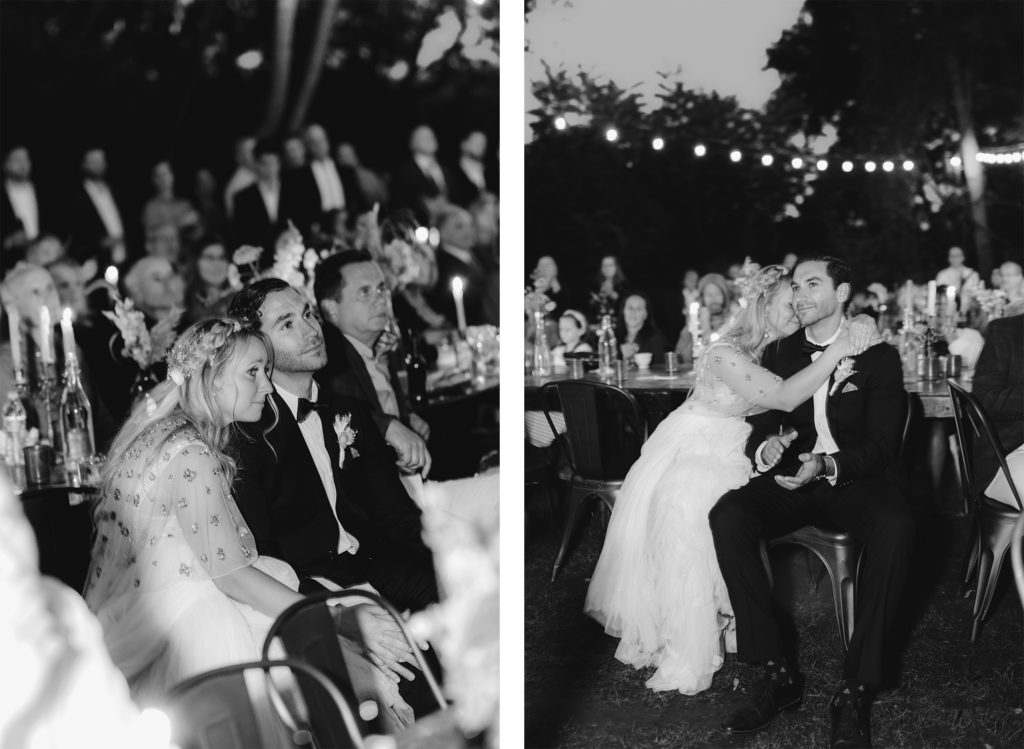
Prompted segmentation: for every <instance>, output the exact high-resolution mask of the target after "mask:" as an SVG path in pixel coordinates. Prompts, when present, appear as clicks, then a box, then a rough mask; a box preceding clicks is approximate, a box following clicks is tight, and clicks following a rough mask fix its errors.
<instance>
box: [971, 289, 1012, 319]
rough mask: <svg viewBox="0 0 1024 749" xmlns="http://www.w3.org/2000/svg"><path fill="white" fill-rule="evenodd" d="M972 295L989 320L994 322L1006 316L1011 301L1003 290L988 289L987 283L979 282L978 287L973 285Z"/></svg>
mask: <svg viewBox="0 0 1024 749" xmlns="http://www.w3.org/2000/svg"><path fill="white" fill-rule="evenodd" d="M971 295H972V296H973V297H974V301H975V302H976V303H977V305H978V307H979V308H980V309H981V311H982V312H984V313H985V317H987V318H988V319H989V320H994V319H996V318H999V317H1002V316H1003V315H1005V314H1006V305H1007V303H1008V302H1009V301H1010V299H1009V297H1008V296H1007V295H1006V292H1005V291H1003V290H1001V289H986V288H985V282H984V281H978V282H977V285H976V286H973V285H972V288H971Z"/></svg>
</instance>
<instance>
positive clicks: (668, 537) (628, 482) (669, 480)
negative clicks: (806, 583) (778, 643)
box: [584, 342, 780, 694]
mask: <svg viewBox="0 0 1024 749" xmlns="http://www.w3.org/2000/svg"><path fill="white" fill-rule="evenodd" d="M697 372H698V373H697V381H696V384H695V386H694V389H693V392H692V393H691V395H690V397H689V398H688V399H687V400H686V402H685V403H683V405H682V406H680V407H679V408H677V409H676V410H675V411H673V412H672V413H671V414H670V415H669V416H668V417H667V418H666V419H665V420H664V421H663V422H662V423H661V424H659V425H658V428H657V429H656V430H655V432H654V434H652V435H651V436H650V438H649V439H648V440H647V442H645V443H644V446H643V450H642V451H641V455H640V458H639V459H638V460H637V462H636V463H635V464H634V465H633V466H632V468H630V470H629V473H628V474H627V476H626V479H625V481H624V482H623V484H622V488H621V490H620V491H619V494H618V497H617V498H616V500H615V508H614V510H613V511H612V517H611V522H610V523H609V525H608V532H607V535H606V537H605V542H604V548H603V549H602V551H601V557H600V559H599V560H598V563H597V568H596V570H595V571H594V575H593V578H592V581H591V583H590V589H589V590H588V592H587V599H586V604H585V606H584V610H585V611H586V613H587V614H589V615H590V616H592V617H594V618H595V619H597V620H598V621H599V622H601V623H602V624H603V625H604V628H605V631H606V632H607V633H608V634H610V635H614V636H616V637H619V638H621V642H620V643H619V646H618V649H617V650H616V651H615V657H616V658H618V659H619V660H620V661H622V662H623V663H628V664H630V665H632V666H634V667H636V668H642V667H646V666H656V667H657V671H656V672H655V673H654V675H653V676H652V677H651V678H650V679H649V680H648V681H647V686H648V687H649V688H650V689H653V690H656V691H671V690H675V691H679V692H682V693H683V694H696V693H697V692H700V691H703V690H705V689H707V688H708V687H709V686H710V685H711V679H712V677H713V676H714V673H715V672H716V671H717V670H718V669H719V668H720V667H721V666H722V661H723V654H724V652H725V651H726V650H728V651H729V652H735V651H736V644H735V642H736V641H735V629H734V625H733V623H732V606H731V605H730V603H729V596H728V592H727V591H726V588H725V583H724V581H723V580H722V574H721V572H720V571H719V569H718V561H717V559H716V557H715V547H714V543H713V541H712V538H711V529H710V527H709V525H708V512H709V511H710V510H711V508H712V507H713V506H714V504H715V502H717V501H718V499H719V497H721V496H722V495H723V494H724V493H725V492H727V491H729V490H730V489H736V488H738V487H741V486H743V485H744V484H746V483H747V481H748V480H749V478H750V474H751V467H750V461H749V460H748V458H747V457H746V455H745V453H744V447H745V445H746V442H747V437H748V435H749V434H750V425H749V424H747V423H746V422H745V421H744V420H743V419H744V417H745V416H746V415H748V414H750V413H753V412H755V411H761V410H764V409H760V408H758V407H755V406H752V405H750V401H751V400H753V399H755V398H757V397H758V396H762V395H764V394H765V392H767V391H769V390H771V389H772V388H773V387H775V386H777V384H778V382H780V378H778V377H777V376H775V375H773V374H772V373H770V372H768V371H766V370H764V369H762V368H761V367H759V366H758V365H757V363H756V362H755V361H753V360H752V359H751V358H750V357H749V356H747V355H745V354H744V353H742V352H741V351H740V350H739V349H737V348H735V347H734V346H733V345H732V344H730V343H727V342H718V343H715V344H713V345H712V346H710V347H709V348H708V349H707V350H706V352H705V354H704V355H703V356H702V357H701V359H700V360H699V362H698V364H697Z"/></svg>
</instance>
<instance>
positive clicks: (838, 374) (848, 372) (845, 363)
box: [828, 356, 857, 398]
mask: <svg viewBox="0 0 1024 749" xmlns="http://www.w3.org/2000/svg"><path fill="white" fill-rule="evenodd" d="M853 363H854V362H853V357H852V356H844V357H843V358H842V359H840V360H839V364H838V366H836V371H835V378H834V380H833V384H832V388H831V390H829V391H828V395H829V397H830V398H831V397H832V396H833V395H835V394H836V391H837V390H838V389H839V386H840V385H842V384H843V383H844V382H845V381H846V380H848V379H850V377H852V376H853V375H855V374H857V370H856V369H854V368H853Z"/></svg>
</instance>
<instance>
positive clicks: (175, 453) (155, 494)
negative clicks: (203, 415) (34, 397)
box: [85, 416, 412, 723]
mask: <svg viewBox="0 0 1024 749" xmlns="http://www.w3.org/2000/svg"><path fill="white" fill-rule="evenodd" d="M126 458H127V459H126V460H125V462H124V464H123V465H122V466H121V467H120V469H119V471H118V473H117V475H116V476H115V480H114V482H113V485H112V487H111V490H110V491H109V492H108V493H107V494H106V495H105V496H103V497H102V498H101V500H100V506H99V507H98V508H97V511H96V513H95V522H96V529H97V531H96V539H95V541H94V544H93V551H92V564H91V566H90V570H89V579H88V581H87V582H86V590H85V600H86V603H88V605H89V608H90V609H92V610H93V611H94V612H95V614H96V617H97V618H98V619H99V621H100V624H101V625H102V627H103V636H104V640H105V642H106V644H107V649H108V650H109V652H110V655H111V658H112V659H113V661H114V663H115V664H116V665H117V667H118V668H119V669H120V670H121V671H122V672H123V673H124V675H125V677H126V678H127V679H128V683H129V686H130V688H131V692H132V696H133V698H134V699H135V700H136V702H138V703H140V704H147V703H151V702H158V701H159V700H160V699H161V697H162V696H163V695H164V694H166V692H167V690H168V689H169V688H170V687H172V686H173V685H175V684H177V683H178V682H180V681H182V680H184V679H187V678H189V677H190V676H194V675H196V674H200V673H203V672H204V671H209V670H211V669H215V668H219V667H221V666H227V665H231V664H234V663H242V662H245V661H254V660H259V659H260V657H261V650H262V647H263V642H264V640H265V639H266V635H267V632H268V630H269V629H270V626H271V624H272V623H273V620H272V619H271V618H270V617H269V616H267V615H265V614H263V613H261V612H259V611H256V610H255V609H254V608H252V607H251V606H248V605H246V604H244V603H241V602H239V601H236V600H234V599H232V598H230V597H228V596H227V595H226V594H224V593H223V592H222V591H221V590H220V588H218V587H217V585H216V583H214V578H216V577H219V576H222V575H226V574H228V573H230V572H232V571H234V570H237V569H239V568H241V567H244V566H247V565H250V564H251V565H252V566H254V567H256V568H258V569H260V570H262V571H263V572H265V573H266V574H268V575H270V576H271V577H273V578H275V579H276V580H278V581H279V582H281V583H283V584H284V585H286V586H288V587H289V588H291V589H293V590H298V587H299V580H298V577H297V576H296V574H295V571H294V570H293V569H292V568H291V567H290V566H289V565H288V564H286V563H285V562H283V561H281V560H278V559H273V558H270V557H259V556H258V555H257V553H256V546H255V542H254V540H253V537H252V533H251V532H250V530H249V528H248V526H247V525H246V523H245V520H244V519H243V518H242V515H241V513H240V512H239V510H238V506H237V505H236V504H235V501H234V498H233V497H232V495H231V492H230V488H229V487H228V486H227V484H226V482H225V481H224V477H223V473H222V472H221V470H220V468H219V466H218V465H217V461H216V460H215V458H214V457H213V455H212V453H211V451H210V449H209V448H208V447H207V446H206V445H205V444H204V443H203V442H202V440H201V439H200V436H199V434H198V433H197V432H196V431H195V429H193V428H192V427H190V426H187V425H186V424H185V422H184V420H183V419H181V418H180V417H178V418H175V417H173V416H172V417H169V418H167V419H165V420H163V421H161V422H159V423H158V424H156V425H155V426H154V427H152V428H151V429H149V430H148V431H146V432H144V433H143V434H142V435H140V436H139V438H138V439H137V440H136V441H135V442H134V443H133V445H132V447H131V448H129V450H128V452H127V455H126ZM339 639H340V638H339ZM341 645H342V648H343V651H344V652H345V656H346V664H347V665H348V666H349V670H350V676H351V677H352V679H353V685H354V687H355V689H356V691H357V693H358V694H359V695H360V697H361V698H363V699H369V698H375V699H376V700H377V701H379V702H380V705H381V707H382V708H384V709H383V714H384V717H385V720H386V721H387V722H389V723H403V722H405V720H406V719H411V717H412V716H411V711H409V710H408V706H406V705H405V703H404V702H403V701H402V700H401V697H399V695H398V689H397V685H395V684H394V683H393V682H391V681H390V680H389V679H387V678H386V677H385V676H384V675H383V674H381V673H379V671H377V669H376V668H375V667H374V666H372V664H370V663H369V661H366V660H365V659H364V658H363V657H362V655H361V652H362V649H361V648H357V646H355V645H354V644H350V643H348V642H347V641H346V640H343V639H342V640H341ZM388 708H390V709H388ZM396 713H401V715H402V718H401V719H396V718H397V715H396Z"/></svg>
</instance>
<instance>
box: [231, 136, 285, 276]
mask: <svg viewBox="0 0 1024 749" xmlns="http://www.w3.org/2000/svg"><path fill="white" fill-rule="evenodd" d="M253 155H254V156H255V158H256V181H255V182H253V183H252V184H250V185H249V186H248V187H244V188H242V189H241V190H239V191H238V192H237V193H236V194H235V196H234V207H233V209H232V212H231V228H232V233H233V235H234V242H235V244H236V245H242V244H248V245H253V246H255V247H262V248H263V250H264V251H263V256H262V260H263V264H264V265H269V264H270V263H271V262H273V255H274V242H276V241H277V237H278V236H279V235H280V234H281V232H282V231H284V229H285V228H286V226H287V225H286V223H285V221H284V217H285V212H284V210H283V208H282V206H281V157H280V156H278V154H277V149H276V147H275V146H274V144H273V143H271V142H270V141H267V140H262V141H259V142H258V143H257V144H256V147H255V148H254V149H253ZM268 256H269V257H268Z"/></svg>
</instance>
